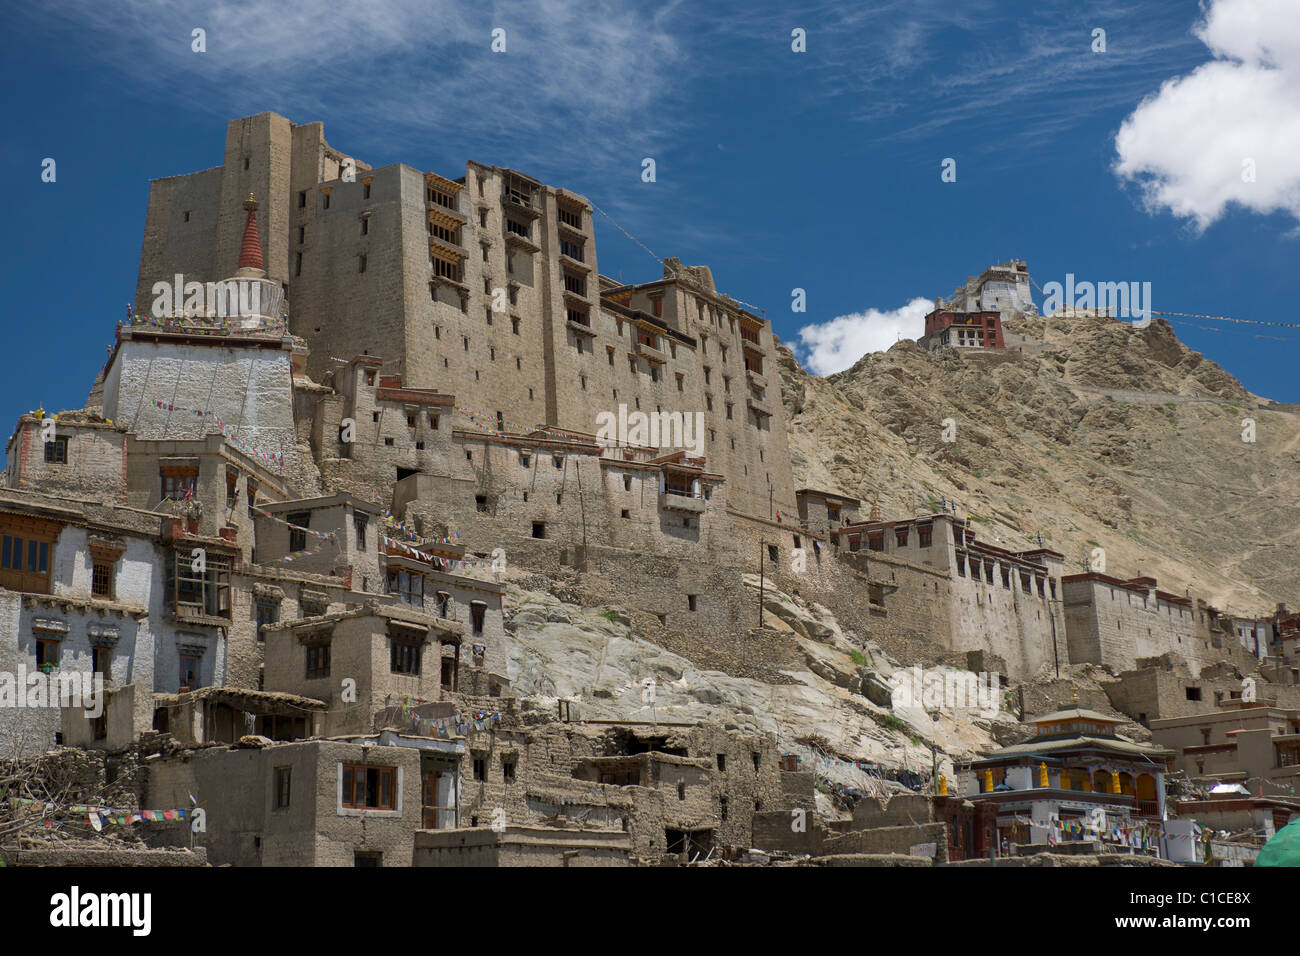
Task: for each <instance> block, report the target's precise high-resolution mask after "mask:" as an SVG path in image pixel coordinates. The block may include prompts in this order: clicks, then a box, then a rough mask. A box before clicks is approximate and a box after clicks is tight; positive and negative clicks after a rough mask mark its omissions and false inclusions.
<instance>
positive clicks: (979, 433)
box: [780, 315, 1300, 613]
mask: <svg viewBox="0 0 1300 956" xmlns="http://www.w3.org/2000/svg"><path fill="white" fill-rule="evenodd" d="M1005 328H1006V331H1007V332H1008V334H1009V338H1010V339H1011V340H1012V341H1015V340H1017V338H1018V337H1021V336H1023V337H1024V338H1025V340H1026V344H1024V345H1023V346H1022V347H1016V346H1013V347H1012V348H1011V349H1010V350H1008V351H1007V352H1006V353H1005V354H1000V355H991V356H967V357H965V358H963V357H961V356H959V355H958V354H957V353H956V351H955V350H953V349H946V350H943V351H941V352H939V353H927V352H924V351H922V350H921V349H919V348H917V346H916V345H915V343H913V342H910V341H903V342H899V343H898V344H897V345H895V346H894V347H892V348H891V349H889V351H887V352H877V353H873V354H870V355H866V356H864V357H863V358H862V359H861V360H860V361H859V362H858V363H857V364H856V365H854V366H853V367H852V368H851V369H848V370H847V371H844V372H841V373H838V374H836V375H832V376H830V377H828V378H820V377H817V376H813V375H810V374H809V373H807V372H806V371H805V370H804V369H803V368H802V367H800V365H799V364H798V362H797V361H796V360H795V359H794V357H793V355H791V354H790V352H789V351H788V350H787V349H785V348H784V347H782V348H781V349H780V352H781V356H780V371H781V390H782V398H783V400H784V402H785V405H786V411H787V415H788V417H789V420H790V446H791V455H792V458H793V459H794V462H793V463H794V469H795V479H796V482H797V486H798V487H803V486H810V487H814V488H824V489H828V490H839V491H841V492H845V493H848V494H853V495H857V496H859V497H860V498H862V499H863V500H864V503H865V505H864V507H865V506H869V504H870V502H871V500H872V497H873V496H875V495H879V500H880V508H881V511H882V512H883V513H884V515H885V516H886V517H887V518H888V517H896V516H909V515H911V514H913V513H914V512H915V513H923V512H925V511H936V510H939V509H940V508H941V506H942V502H943V501H945V500H946V501H948V502H952V501H956V502H957V506H958V512H959V513H961V514H965V513H966V512H969V513H970V515H971V518H972V520H973V521H974V522H975V523H976V528H977V529H978V531H979V533H980V535H981V537H983V538H985V539H987V540H991V541H992V542H993V543H997V544H1000V545H1002V546H1004V547H1013V548H1017V547H1033V546H1035V543H1036V536H1037V535H1038V534H1040V533H1041V535H1042V540H1043V543H1044V544H1045V545H1047V546H1048V547H1051V548H1054V549H1056V550H1057V551H1061V552H1063V553H1064V554H1065V555H1066V558H1067V562H1066V567H1067V573H1073V572H1077V571H1082V570H1083V562H1084V559H1085V557H1086V556H1087V555H1088V553H1089V552H1091V551H1092V550H1093V549H1094V548H1096V547H1101V548H1103V549H1104V550H1105V555H1106V561H1107V565H1106V570H1107V572H1108V573H1112V574H1115V575H1117V576H1121V577H1130V576H1133V575H1137V574H1139V573H1141V574H1146V575H1154V576H1156V577H1157V578H1158V579H1159V580H1160V584H1161V586H1162V587H1164V588H1166V589H1168V590H1171V591H1182V590H1183V589H1184V588H1186V587H1191V588H1193V589H1194V590H1195V591H1197V592H1199V593H1201V594H1202V595H1204V596H1206V597H1207V598H1209V599H1210V600H1211V601H1212V602H1213V603H1215V604H1217V605H1218V606H1219V607H1221V608H1222V607H1225V606H1227V605H1229V604H1230V605H1231V608H1232V610H1233V612H1240V611H1246V610H1250V611H1258V612H1261V613H1263V612H1271V611H1272V609H1273V605H1274V604H1275V603H1276V602H1278V601H1288V602H1290V603H1292V604H1293V605H1294V604H1296V603H1300V600H1298V599H1300V566H1298V565H1297V562H1296V561H1295V553H1296V546H1297V544H1300V414H1298V413H1297V409H1296V408H1295V407H1294V406H1280V405H1276V404H1275V403H1272V402H1269V401H1267V400H1265V399H1262V398H1259V397H1257V396H1255V395H1252V394H1250V393H1249V392H1247V391H1246V390H1245V389H1244V388H1243V387H1242V385H1241V383H1240V382H1238V381H1237V380H1236V379H1235V378H1233V377H1232V376H1231V375H1229V374H1228V373H1227V372H1225V371H1224V370H1223V369H1222V368H1220V367H1219V366H1218V365H1216V364H1215V363H1214V362H1211V361H1209V360H1208V359H1206V358H1204V357H1203V356H1202V355H1200V354H1199V353H1197V352H1193V351H1192V350H1190V349H1188V348H1187V347H1186V346H1185V345H1183V344H1182V343H1181V342H1179V341H1178V338H1177V336H1176V335H1175V334H1174V331H1173V329H1172V327H1171V326H1170V325H1169V324H1168V323H1167V322H1165V321H1164V320H1162V319H1156V320H1154V321H1153V322H1152V324H1151V325H1150V326H1149V327H1148V328H1145V329H1137V328H1134V327H1133V326H1132V325H1130V324H1128V323H1124V322H1116V321H1113V320H1111V319H1107V318H1104V317H1097V316H1089V315H1077V316H1068V317H1066V316H1052V317H1051V318H1049V319H1044V318H1041V317H1038V316H1033V317H1028V316H1012V317H1010V318H1009V319H1008V320H1007V322H1006V323H1005ZM949 418H950V419H952V420H953V422H954V423H955V425H956V435H955V437H956V440H955V441H953V442H950V443H949V442H944V441H943V437H944V436H943V431H944V420H945V419H949ZM1244 419H1253V420H1254V422H1255V438H1256V440H1255V441H1254V442H1253V443H1249V442H1245V441H1243V440H1242V433H1243V420H1244Z"/></svg>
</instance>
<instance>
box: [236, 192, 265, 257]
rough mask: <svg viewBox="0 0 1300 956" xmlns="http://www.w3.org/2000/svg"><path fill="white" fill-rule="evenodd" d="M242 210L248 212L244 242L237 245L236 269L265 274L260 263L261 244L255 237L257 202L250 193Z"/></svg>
mask: <svg viewBox="0 0 1300 956" xmlns="http://www.w3.org/2000/svg"><path fill="white" fill-rule="evenodd" d="M244 208H245V209H247V210H248V221H247V222H245V223H244V241H243V242H241V243H240V245H239V266H238V269H239V271H240V272H243V271H244V270H245V269H256V270H257V271H259V272H265V266H264V265H263V263H262V243H261V240H260V239H258V237H257V200H256V199H254V198H253V194H252V193H249V194H248V198H247V199H246V200H244Z"/></svg>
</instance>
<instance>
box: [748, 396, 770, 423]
mask: <svg viewBox="0 0 1300 956" xmlns="http://www.w3.org/2000/svg"><path fill="white" fill-rule="evenodd" d="M746 401H747V404H748V405H749V407H750V408H752V409H753V410H754V414H756V415H766V416H768V417H769V418H770V417H771V415H772V406H771V405H769V404H768V403H767V402H766V401H764V400H763V399H761V398H755V397H754V396H753V395H751V396H749V398H748V399H747V400H746Z"/></svg>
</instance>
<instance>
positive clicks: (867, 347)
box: [797, 297, 934, 375]
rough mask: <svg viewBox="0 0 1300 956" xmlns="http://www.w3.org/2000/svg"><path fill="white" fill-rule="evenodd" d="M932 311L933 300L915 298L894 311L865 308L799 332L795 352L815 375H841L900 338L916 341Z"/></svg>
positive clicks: (815, 324)
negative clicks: (859, 360) (865, 356)
mask: <svg viewBox="0 0 1300 956" xmlns="http://www.w3.org/2000/svg"><path fill="white" fill-rule="evenodd" d="M933 309H934V300H933V299H924V298H920V297H917V298H915V299H913V300H912V301H911V302H909V303H907V305H904V306H902V307H900V308H897V309H887V310H885V311H881V310H880V309H867V310H866V311H865V312H850V313H849V314H848V315H839V316H836V317H835V318H833V319H831V320H829V321H827V322H820V323H814V324H812V325H805V326H804V327H803V328H802V329H800V330H799V342H800V344H799V346H798V348H797V351H798V353H799V357H800V359H801V360H802V361H803V363H804V365H805V366H807V368H808V370H809V371H810V372H813V373H814V374H816V375H830V374H831V373H833V372H842V371H844V369H846V368H848V367H849V366H851V365H853V363H854V362H856V361H857V360H858V359H860V358H862V356H863V355H865V354H866V353H868V352H883V351H884V350H885V349H887V348H889V347H890V346H891V345H893V344H894V343H895V342H897V341H898V340H899V338H900V337H901V338H905V339H915V338H919V337H920V336H921V334H922V333H923V332H924V331H925V325H924V322H923V320H924V319H925V317H926V316H927V315H928V314H929V313H930V312H931V311H932V310H933Z"/></svg>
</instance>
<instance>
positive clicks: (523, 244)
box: [506, 231, 542, 253]
mask: <svg viewBox="0 0 1300 956" xmlns="http://www.w3.org/2000/svg"><path fill="white" fill-rule="evenodd" d="M506 244H507V245H510V246H515V247H516V248H518V249H523V250H524V251H525V252H529V253H533V252H541V251H542V247H541V246H539V245H538V244H537V243H535V242H533V240H532V239H530V238H528V237H527V236H521V235H520V234H519V233H517V232H510V231H507V232H506Z"/></svg>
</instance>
